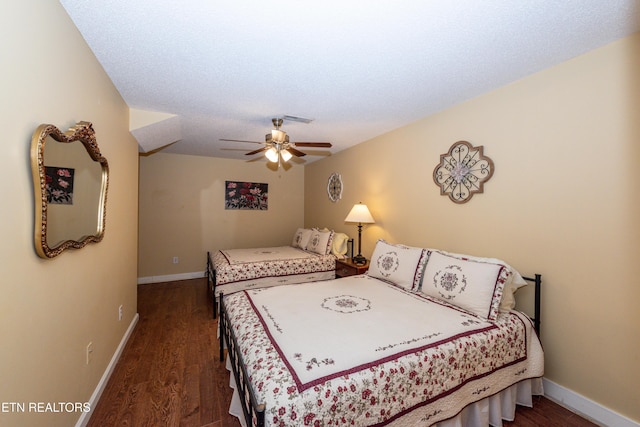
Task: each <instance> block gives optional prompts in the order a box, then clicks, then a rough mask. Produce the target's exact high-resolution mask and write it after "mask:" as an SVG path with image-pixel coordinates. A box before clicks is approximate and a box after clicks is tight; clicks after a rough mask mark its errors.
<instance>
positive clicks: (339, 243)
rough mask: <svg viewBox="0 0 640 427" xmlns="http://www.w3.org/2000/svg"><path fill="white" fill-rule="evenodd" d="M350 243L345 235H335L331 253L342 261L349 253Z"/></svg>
mask: <svg viewBox="0 0 640 427" xmlns="http://www.w3.org/2000/svg"><path fill="white" fill-rule="evenodd" d="M348 241H349V236H347V235H346V234H344V233H334V234H333V243H332V244H331V253H332V254H334V255H335V256H337V257H338V258H340V259H343V258H344V255H345V254H346V253H347V242H348Z"/></svg>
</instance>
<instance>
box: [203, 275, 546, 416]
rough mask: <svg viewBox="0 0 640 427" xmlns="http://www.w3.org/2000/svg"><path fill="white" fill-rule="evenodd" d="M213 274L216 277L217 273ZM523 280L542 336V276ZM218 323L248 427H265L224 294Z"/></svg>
mask: <svg viewBox="0 0 640 427" xmlns="http://www.w3.org/2000/svg"><path fill="white" fill-rule="evenodd" d="M207 270H208V267H207ZM213 274H214V275H215V271H214V272H213ZM523 279H525V280H527V281H529V282H533V284H534V285H535V300H534V317H533V318H532V319H531V320H533V326H534V329H535V331H536V333H537V334H538V336H540V296H541V293H540V288H541V287H542V275H540V274H535V276H534V277H523ZM214 287H215V283H214ZM215 305H216V302H215V299H214V300H213V306H214V308H213V310H214V317H215V310H216V309H215ZM218 323H219V327H220V362H223V361H224V348H225V345H226V347H227V355H228V357H229V359H230V362H231V370H232V372H233V376H234V378H235V380H236V387H237V391H238V394H239V396H240V403H241V406H242V412H243V414H244V419H245V421H246V423H247V426H254V425H255V426H256V427H264V425H265V424H264V415H265V405H264V403H261V402H258V400H257V398H256V395H255V392H254V390H253V386H252V385H251V382H250V380H249V375H248V374H247V370H246V368H245V365H244V362H243V360H242V355H241V354H240V349H239V346H238V341H237V339H236V336H235V334H234V332H233V330H232V329H231V327H230V326H229V316H228V314H227V310H226V307H225V304H224V295H222V294H220V319H219V320H218Z"/></svg>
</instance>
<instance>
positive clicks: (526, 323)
mask: <svg viewBox="0 0 640 427" xmlns="http://www.w3.org/2000/svg"><path fill="white" fill-rule="evenodd" d="M526 280H531V281H534V282H535V284H536V308H535V316H534V320H535V322H534V321H532V320H531V319H529V318H528V317H527V316H526V315H524V314H522V313H520V312H518V311H516V310H514V309H513V308H514V299H513V294H514V293H515V291H516V290H517V289H518V288H519V287H522V286H524V285H525V284H526V283H527V281H526ZM526 280H525V278H523V277H522V276H520V275H519V273H518V272H517V271H515V270H514V269H512V268H511V267H510V266H509V265H508V264H506V263H503V262H501V261H499V260H495V259H488V258H476V257H469V256H465V255H459V254H451V253H447V252H444V251H438V250H434V249H426V248H412V247H407V246H403V245H392V244H389V243H387V242H384V241H379V242H378V243H377V244H376V248H375V250H374V253H373V255H372V259H371V263H370V269H369V271H368V272H367V274H365V275H360V276H350V277H345V278H341V279H334V280H328V281H323V282H320V283H314V284H301V285H296V286H278V287H272V288H260V289H250V290H244V291H242V292H236V293H234V294H232V295H228V296H226V295H225V296H223V297H222V298H221V299H220V307H221V316H220V320H219V324H220V329H219V332H220V343H221V347H220V357H221V360H222V359H223V356H224V351H223V346H226V348H227V350H228V352H227V366H228V367H229V368H230V370H231V371H232V372H233V374H234V375H232V377H231V384H232V386H233V387H234V388H235V392H234V400H233V402H232V407H231V408H230V412H231V413H233V414H234V415H236V416H238V418H239V420H240V421H241V423H242V424H243V425H257V426H262V425H267V426H300V425H316V426H325V425H356V426H384V425H389V426H413V425H415V426H428V425H438V426H454V425H458V426H485V425H487V424H489V423H491V424H492V425H501V424H502V419H513V416H514V413H515V405H516V403H519V404H525V405H531V403H532V395H534V394H541V393H542V384H541V377H542V375H543V370H544V357H543V352H542V347H541V344H540V341H539V339H538V329H539V320H540V319H539V311H540V310H539V295H540V292H539V289H540V283H541V277H540V275H536V277H535V278H534V279H526Z"/></svg>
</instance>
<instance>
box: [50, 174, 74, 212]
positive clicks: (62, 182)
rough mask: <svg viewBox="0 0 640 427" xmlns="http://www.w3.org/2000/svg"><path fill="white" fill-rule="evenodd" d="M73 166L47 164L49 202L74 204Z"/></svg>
mask: <svg viewBox="0 0 640 427" xmlns="http://www.w3.org/2000/svg"><path fill="white" fill-rule="evenodd" d="M73 174H74V169H73V168H61V167H58V166H45V175H46V180H47V182H46V190H47V203H50V204H52V205H72V204H73Z"/></svg>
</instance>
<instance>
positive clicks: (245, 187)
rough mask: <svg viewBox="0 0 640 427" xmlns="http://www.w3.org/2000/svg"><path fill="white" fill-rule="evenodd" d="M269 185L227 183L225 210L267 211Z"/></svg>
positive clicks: (238, 182) (241, 182)
mask: <svg viewBox="0 0 640 427" xmlns="http://www.w3.org/2000/svg"><path fill="white" fill-rule="evenodd" d="M268 193H269V184H261V183H257V182H244V181H225V193H224V208H225V209H245V210H259V211H266V210H267V207H268V202H269V194H268Z"/></svg>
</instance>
